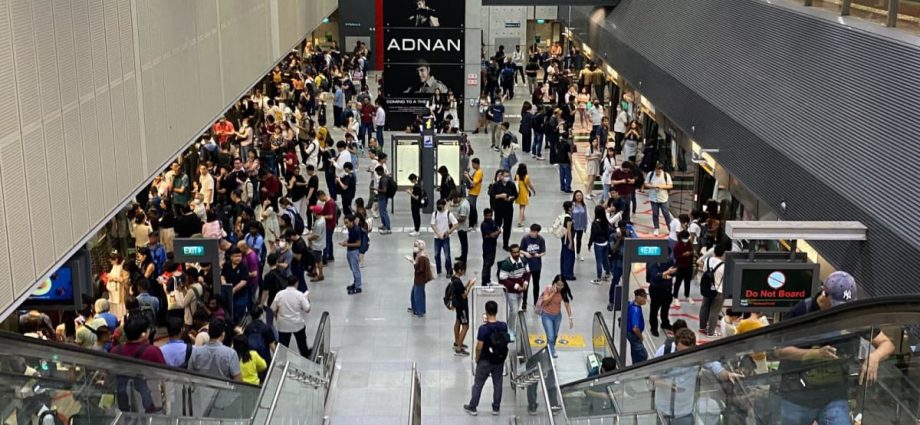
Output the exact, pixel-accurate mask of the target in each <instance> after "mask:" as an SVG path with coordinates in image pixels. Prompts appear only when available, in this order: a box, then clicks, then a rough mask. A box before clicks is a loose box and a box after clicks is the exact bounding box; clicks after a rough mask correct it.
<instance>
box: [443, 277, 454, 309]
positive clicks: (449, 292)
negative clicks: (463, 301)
mask: <svg viewBox="0 0 920 425" xmlns="http://www.w3.org/2000/svg"><path fill="white" fill-rule="evenodd" d="M444 307H447V309H448V310H453V309H454V280H453V279H451V280H450V281H449V282H447V287H446V288H444Z"/></svg>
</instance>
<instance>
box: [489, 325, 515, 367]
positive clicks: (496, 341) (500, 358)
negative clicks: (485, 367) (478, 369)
mask: <svg viewBox="0 0 920 425" xmlns="http://www.w3.org/2000/svg"><path fill="white" fill-rule="evenodd" d="M497 323H501V324H502V325H504V326H503V329H500V330H499V329H497V328H498V327H497V326H495V325H496V324H497ZM484 326H490V327H492V333H491V334H490V335H489V356H488V359H489V363H491V364H502V363H504V362H505V359H507V358H508V344H510V343H511V334H509V333H508V325H507V324H505V323H502V322H496V323H490V324H486V325H484Z"/></svg>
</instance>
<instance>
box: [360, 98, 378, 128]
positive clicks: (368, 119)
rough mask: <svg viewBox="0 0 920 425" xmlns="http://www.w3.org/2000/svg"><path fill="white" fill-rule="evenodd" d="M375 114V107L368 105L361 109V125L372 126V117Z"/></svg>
mask: <svg viewBox="0 0 920 425" xmlns="http://www.w3.org/2000/svg"><path fill="white" fill-rule="evenodd" d="M376 113H377V107H376V106H374V105H371V104H370V103H366V104H364V106H362V107H361V124H373V123H374V115H375V114H376Z"/></svg>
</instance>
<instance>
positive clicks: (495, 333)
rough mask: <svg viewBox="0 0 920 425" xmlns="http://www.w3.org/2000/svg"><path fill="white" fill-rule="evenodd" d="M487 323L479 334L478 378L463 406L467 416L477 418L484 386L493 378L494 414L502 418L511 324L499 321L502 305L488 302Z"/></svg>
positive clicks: (477, 337) (476, 354) (477, 336)
mask: <svg viewBox="0 0 920 425" xmlns="http://www.w3.org/2000/svg"><path fill="white" fill-rule="evenodd" d="M485 307H486V314H485V323H483V324H482V325H481V326H479V330H478V331H477V334H476V350H475V357H474V359H475V360H476V376H475V378H473V389H472V395H471V396H470V402H469V403H468V404H464V405H463V410H464V411H466V413H468V414H470V415H472V416H476V415H477V414H478V412H477V410H476V407H477V406H479V398H480V397H481V396H482V387H483V386H484V385H485V383H486V379H488V378H489V377H490V376H491V377H492V386H493V389H492V414H493V415H498V414H499V413H500V411H501V410H500V409H501V403H502V374H503V373H504V369H505V359H506V358H507V357H508V344H509V343H510V342H511V338H510V335H509V334H508V324H506V323H505V322H501V321H499V320H498V318H497V317H496V315H497V314H498V303H496V302H495V301H488V302H486V306H485Z"/></svg>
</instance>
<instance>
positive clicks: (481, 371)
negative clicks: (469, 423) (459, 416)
mask: <svg viewBox="0 0 920 425" xmlns="http://www.w3.org/2000/svg"><path fill="white" fill-rule="evenodd" d="M504 368H505V363H499V364H492V363H489V361H488V360H480V361H479V362H478V363H476V377H475V378H473V394H472V396H471V397H470V403H469V404H470V407H472V408H473V409H475V408H476V406H479V398H480V397H481V396H482V387H483V386H484V385H485V384H486V379H488V378H489V377H490V376H491V377H492V388H493V389H492V408H493V409H499V408H500V407H501V404H502V371H503V370H504Z"/></svg>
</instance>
